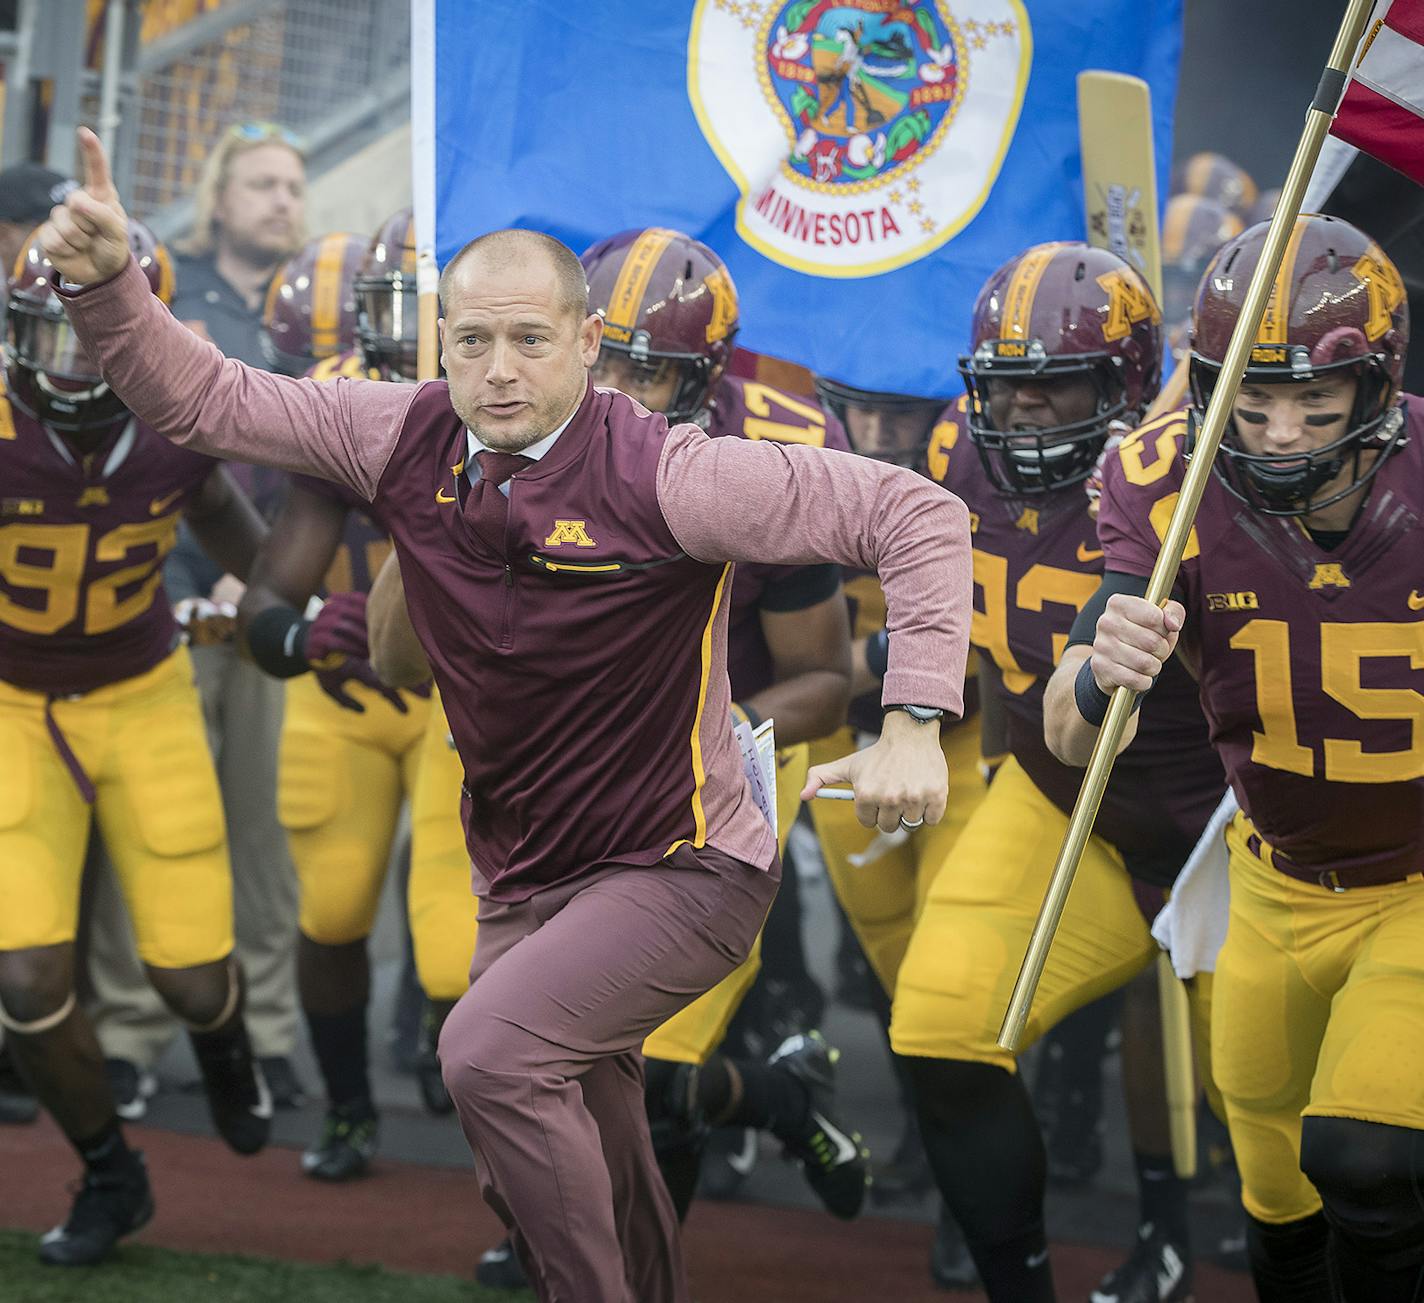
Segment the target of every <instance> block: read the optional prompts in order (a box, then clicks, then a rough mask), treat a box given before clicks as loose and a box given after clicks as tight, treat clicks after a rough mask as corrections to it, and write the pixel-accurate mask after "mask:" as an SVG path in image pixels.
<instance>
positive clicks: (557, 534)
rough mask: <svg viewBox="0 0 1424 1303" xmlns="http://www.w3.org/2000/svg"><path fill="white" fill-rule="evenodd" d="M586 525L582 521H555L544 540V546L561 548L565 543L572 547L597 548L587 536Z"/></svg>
mask: <svg viewBox="0 0 1424 1303" xmlns="http://www.w3.org/2000/svg"><path fill="white" fill-rule="evenodd" d="M587 524H588V522H587V521H583V520H556V521H555V522H554V528H553V531H552V532H551V533H550V534H549V536H548V538H546V539H545V540H544V546H545V547H563V545H564V544H565V543H572V544H573V545H574V547H597V546H598V544H597V543H596V542H595V541H594V540H593V539H591V538H589V536H588V529H587Z"/></svg>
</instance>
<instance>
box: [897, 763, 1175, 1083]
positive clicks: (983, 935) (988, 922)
mask: <svg viewBox="0 0 1424 1303" xmlns="http://www.w3.org/2000/svg"><path fill="white" fill-rule="evenodd" d="M1067 826H1068V817H1067V815H1065V814H1064V813H1063V812H1062V811H1061V810H1059V809H1058V807H1057V806H1056V805H1054V804H1053V802H1052V801H1050V800H1049V799H1048V797H1046V796H1045V795H1044V794H1043V793H1042V792H1040V791H1039V790H1038V788H1037V787H1035V786H1034V784H1033V781H1032V780H1031V779H1030V778H1029V776H1028V775H1027V774H1026V773H1024V771H1023V768H1022V767H1021V766H1020V765H1019V763H1018V762H1017V761H1016V760H1014V759H1013V758H1012V757H1011V758H1009V759H1008V760H1006V761H1004V763H1003V765H1002V766H1001V767H1000V769H999V771H998V773H997V774H996V775H995V777H994V781H993V783H992V784H991V785H990V787H989V791H988V793H987V794H986V795H985V797H984V799H983V801H982V802H981V803H980V804H979V807H978V809H977V810H975V811H974V814H973V815H972V816H971V818H970V820H969V823H968V825H967V826H966V827H965V829H964V831H963V832H962V833H961V834H960V836H959V840H958V841H957V842H956V843H955V846H954V849H953V851H952V852H951V854H950V856H949V858H948V860H946V861H945V863H944V865H943V866H942V867H941V869H940V871H939V873H938V874H937V875H936V876H935V879H934V883H933V884H932V885H931V887H930V892H929V898H928V900H927V901H926V903H925V909H924V913H923V915H922V916H921V918H920V921H919V923H918V925H917V926H916V928H915V932H914V936H913V937H912V938H911V941H910V947H909V951H908V953H907V954H906V956H905V962H904V964H903V966H902V967H901V970H900V980H899V984H898V986H897V987H896V990H895V1003H894V1013H893V1016H892V1020H891V1026H890V1041H891V1044H892V1045H893V1046H894V1048H895V1050H896V1052H897V1053H899V1054H914V1055H921V1056H925V1057H929V1058H940V1059H969V1060H974V1061H978V1062H984V1063H995V1064H998V1065H999V1066H1000V1067H1004V1068H1008V1069H1010V1070H1012V1069H1013V1068H1014V1057H1013V1055H1011V1054H1009V1053H1007V1052H1006V1051H1004V1050H1002V1049H1000V1048H999V1046H998V1044H997V1040H998V1034H999V1028H1000V1025H1001V1024H1002V1022H1003V1017H1004V1011H1005V1009H1007V1007H1008V1003H1009V995H1010V993H1011V992H1012V990H1013V985H1014V980H1015V979H1016V978H1017V976H1018V971H1019V964H1020V961H1021V960H1022V959H1023V955H1024V950H1025V949H1026V948H1027V945H1028V939H1029V935H1030V933H1031V932H1032V930H1033V925H1034V921H1035V920H1036V918H1037V917H1038V909H1039V906H1040V904H1042V901H1043V893H1044V889H1045V888H1046V887H1047V885H1048V880H1049V878H1050V877H1051V876H1052V872H1053V865H1054V861H1055V860H1056V858H1057V855H1058V848H1059V846H1060V845H1061V844H1062V841H1063V834H1064V832H1065V830H1066V829H1067ZM1156 951H1157V944H1156V942H1155V941H1153V940H1152V936H1151V933H1150V931H1149V930H1148V924H1147V921H1146V920H1145V919H1144V918H1143V916H1142V911H1141V910H1140V909H1139V908H1138V905H1137V901H1136V899H1135V897H1134V895H1133V890H1132V881H1131V879H1130V878H1129V877H1128V874H1127V871H1126V869H1124V868H1123V863H1122V856H1121V855H1119V854H1118V852H1117V850H1116V849H1114V848H1113V847H1112V846H1110V845H1109V844H1108V843H1107V842H1105V841H1104V840H1103V839H1102V838H1101V837H1097V836H1094V837H1091V838H1089V840H1088V845H1087V847H1086V849H1085V850H1084V853H1083V859H1082V863H1081V864H1080V865H1079V867H1078V873H1077V876H1076V877H1075V878H1074V880H1073V889H1072V891H1071V892H1070V893H1069V896H1068V903H1067V907H1066V908H1065V909H1064V911H1063V918H1062V921H1061V922H1060V923H1059V926H1058V932H1057V935H1056V937H1055V939H1054V943H1053V949H1052V950H1051V951H1050V952H1049V956H1048V962H1047V964H1046V965H1045V967H1044V970H1043V977H1042V980H1041V981H1040V983H1039V987H1038V994H1037V996H1036V998H1035V999H1034V1003H1033V1008H1032V1009H1031V1010H1030V1013H1029V1021H1028V1026H1027V1028H1026V1035H1025V1040H1024V1044H1025V1045H1027V1044H1029V1043H1031V1042H1032V1041H1033V1040H1035V1039H1037V1038H1038V1037H1039V1036H1041V1035H1043V1033H1044V1032H1046V1031H1047V1030H1048V1029H1049V1028H1050V1027H1052V1026H1053V1025H1054V1024H1055V1023H1057V1022H1059V1021H1060V1020H1061V1019H1062V1018H1064V1017H1066V1016H1067V1015H1068V1014H1070V1013H1072V1012H1073V1010H1074V1009H1077V1008H1079V1007H1080V1006H1082V1005H1085V1004H1087V1003H1089V1001H1092V1000H1096V999H1097V998H1098V997H1099V996H1101V995H1104V994H1106V993H1107V992H1108V991H1111V990H1114V989H1115V988H1117V987H1119V986H1121V985H1122V984H1123V983H1124V982H1126V981H1128V980H1129V979H1130V978H1132V977H1133V976H1134V975H1136V974H1137V973H1138V972H1139V971H1141V969H1142V968H1143V967H1144V966H1145V965H1146V964H1147V963H1148V962H1149V961H1150V960H1151V959H1152V957H1153V955H1154V954H1156Z"/></svg>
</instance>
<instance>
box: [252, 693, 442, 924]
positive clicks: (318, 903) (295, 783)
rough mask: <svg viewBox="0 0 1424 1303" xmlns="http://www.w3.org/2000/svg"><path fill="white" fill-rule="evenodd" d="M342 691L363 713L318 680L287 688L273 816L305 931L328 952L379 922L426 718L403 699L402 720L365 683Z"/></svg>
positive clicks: (416, 703)
mask: <svg viewBox="0 0 1424 1303" xmlns="http://www.w3.org/2000/svg"><path fill="white" fill-rule="evenodd" d="M347 690H348V691H349V692H350V694H351V695H352V696H353V697H355V698H356V699H357V700H358V701H359V702H360V703H361V704H362V705H363V706H365V708H366V709H365V711H364V712H357V711H354V710H346V709H344V708H343V707H341V706H339V705H337V703H336V702H335V701H333V700H332V699H331V698H330V697H328V696H327V695H326V693H325V692H323V691H322V689H321V685H320V684H319V683H318V682H317V680H316V676H315V675H312V674H303V675H300V676H299V677H297V678H294V679H292V680H290V681H289V682H288V684H287V711H286V716H285V718H284V720H283V723H282V742H281V747H280V750H279V752H278V762H277V817H278V818H279V819H280V820H281V822H282V827H284V828H285V829H286V830H287V842H288V845H289V846H290V847H291V851H292V862H293V864H295V865H296V868H297V882H298V883H299V885H300V887H301V909H300V914H299V918H300V923H301V929H302V932H303V934H304V935H306V936H308V937H310V938H311V939H312V940H313V941H316V942H319V943H320V944H322V945H328V946H337V945H345V944H347V943H348V942H351V941H359V940H361V939H362V938H364V937H367V936H369V935H370V933H371V928H372V927H373V926H374V925H375V921H376V909H377V906H378V905H379V904H380V899H381V887H382V885H383V884H384V882H385V878H386V865H387V864H388V863H389V861H390V855H391V842H392V840H393V839H394V837H395V832H396V821H397V819H398V818H399V817H400V810H401V803H402V801H403V800H404V798H405V797H406V796H407V795H408V794H409V793H410V791H411V790H412V788H413V787H414V785H415V773H416V768H417V766H418V764H419V762H420V743H421V739H422V737H423V736H424V733H425V722H426V715H427V714H428V711H429V707H428V704H427V703H426V702H425V701H422V700H421V699H420V698H419V697H415V696H412V695H410V694H409V693H407V694H406V696H405V701H406V705H407V706H408V708H409V709H408V712H407V713H406V714H404V715H403V714H401V712H400V711H398V710H397V709H396V708H395V707H394V706H392V705H391V703H390V702H389V701H387V700H386V699H385V698H384V697H383V696H381V695H380V694H379V693H377V692H373V691H371V690H370V689H368V688H366V687H365V686H364V685H362V684H359V683H356V684H351V685H349V686H348V689H347Z"/></svg>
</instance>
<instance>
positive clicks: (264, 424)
mask: <svg viewBox="0 0 1424 1303" xmlns="http://www.w3.org/2000/svg"><path fill="white" fill-rule="evenodd" d="M59 295H60V298H61V300H62V301H63V303H64V306H65V310H66V311H67V312H68V314H69V319H70V321H71V322H72V323H73V325H74V333H75V334H76V335H78V337H79V339H80V342H81V343H83V345H84V347H85V348H86V349H87V350H88V352H89V354H90V356H91V357H93V358H95V359H96V360H97V361H98V363H99V367H100V369H101V370H102V371H103V373H104V377H105V379H106V380H108V382H109V384H110V386H111V387H112V388H113V390H114V392H115V393H116V394H118V396H119V397H120V398H121V399H123V401H124V404H125V405H126V406H127V407H128V408H129V410H130V411H131V412H133V413H134V414H135V415H136V416H137V417H138V418H139V419H140V420H142V421H145V422H147V423H148V424H149V425H151V426H152V427H153V428H154V429H155V430H157V431H158V432H159V433H160V434H162V435H164V436H165V437H166V438H169V439H172V440H173V442H175V443H179V444H183V445H184V446H186V447H189V448H192V449H194V450H195V451H197V452H205V453H209V454H211V455H212V456H214V457H225V458H228V459H230V460H233V461H242V462H251V463H254V464H256V465H261V466H277V467H280V468H281V469H283V470H288V471H304V472H306V473H307V474H309V475H318V476H320V477H321V478H323V479H328V480H335V481H337V482H338V483H340V484H345V485H347V486H348V487H350V488H351V489H353V490H355V491H356V492H357V493H359V494H360V495H361V496H362V497H363V498H364V499H366V500H367V501H369V500H370V499H371V498H372V497H373V496H374V495H375V492H376V484H377V482H378V481H379V480H380V478H381V473H382V472H383V471H384V470H385V468H386V463H387V462H388V461H389V460H390V456H391V453H392V451H393V450H394V448H395V445H396V439H397V438H398V437H399V435H400V430H401V426H402V424H403V423H404V421H405V415H406V412H407V410H408V409H409V407H410V404H411V401H412V400H413V399H414V398H415V395H416V392H417V390H418V388H419V386H417V385H395V384H385V383H382V382H380V381H375V380H348V379H339V380H334V381H329V382H327V383H324V384H318V383H317V382H316V381H314V380H293V379H290V378H288V377H287V376H278V375H272V374H271V373H269V372H267V371H261V370H258V369H257V368H256V367H250V366H246V365H244V364H243V363H241V362H236V361H233V360H232V359H231V358H225V357H224V356H223V355H222V354H221V353H220V352H219V351H218V350H217V349H216V348H215V347H214V346H213V345H212V344H209V343H208V342H206V341H205V340H202V339H199V338H198V336H197V335H195V334H193V332H192V331H190V330H189V329H188V328H187V327H186V326H183V325H180V324H179V323H178V322H177V321H175V320H174V319H173V315H172V314H171V313H170V312H169V311H168V309H167V308H166V307H164V305H163V304H162V303H161V302H160V301H159V300H158V299H157V298H155V297H154V296H153V294H152V293H150V291H149V286H148V281H147V280H146V279H145V278H144V275H143V273H142V272H141V271H140V270H139V268H138V264H137V263H136V262H135V261H134V260H133V259H130V260H129V265H128V266H127V267H126V268H124V270H123V271H122V272H120V273H119V274H118V275H117V276H115V277H114V278H113V279H112V280H108V281H105V282H103V283H102V284H99V285H94V286H89V287H86V288H85V289H82V290H78V291H68V290H64V289H61V290H60V291H59Z"/></svg>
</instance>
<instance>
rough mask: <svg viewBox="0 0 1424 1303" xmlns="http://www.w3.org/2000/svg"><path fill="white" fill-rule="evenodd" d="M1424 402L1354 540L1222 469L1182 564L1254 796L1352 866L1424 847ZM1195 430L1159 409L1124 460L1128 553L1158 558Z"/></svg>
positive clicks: (1112, 528)
mask: <svg viewBox="0 0 1424 1303" xmlns="http://www.w3.org/2000/svg"><path fill="white" fill-rule="evenodd" d="M1419 406H1420V404H1419V403H1418V400H1415V399H1410V400H1408V404H1407V413H1406V416H1407V421H1408V442H1407V443H1406V445H1405V446H1404V447H1403V448H1402V449H1401V450H1400V451H1399V452H1397V453H1396V454H1395V455H1394V456H1393V457H1392V458H1391V459H1390V460H1389V461H1388V462H1387V463H1386V464H1385V466H1384V467H1383V468H1382V469H1381V471H1380V472H1379V474H1378V475H1377V476H1376V477H1375V480H1374V483H1373V485H1372V488H1371V490H1370V493H1369V497H1368V498H1367V500H1366V501H1365V503H1364V505H1363V506H1362V507H1361V509H1360V511H1359V514H1358V515H1357V516H1356V518H1355V520H1354V522H1353V523H1352V525H1351V526H1350V529H1349V532H1348V533H1347V535H1346V536H1345V539H1344V541H1343V542H1341V543H1339V545H1338V546H1335V547H1332V548H1330V549H1329V550H1327V549H1325V548H1323V547H1321V546H1320V545H1319V544H1317V543H1316V542H1315V540H1314V539H1313V538H1312V537H1311V535H1310V533H1309V532H1308V531H1307V530H1306V529H1305V528H1304V526H1303V525H1302V523H1301V522H1300V521H1299V520H1297V519H1295V518H1289V517H1279V516H1266V515H1263V514H1261V513H1258V512H1255V511H1253V510H1251V509H1250V508H1249V507H1247V506H1246V505H1245V504H1244V503H1242V502H1241V501H1240V500H1239V499H1237V498H1236V497H1234V496H1233V495H1232V494H1230V493H1229V492H1228V491H1227V489H1226V488H1225V486H1224V485H1223V484H1222V483H1221V482H1220V481H1219V480H1218V479H1216V478H1213V479H1212V480H1210V481H1209V482H1208V484H1207V487H1206V492H1205V494H1204V495H1203V497H1202V503H1201V508H1200V510H1199V511H1198V513H1197V520H1196V526H1195V530H1194V535H1193V539H1192V542H1191V544H1190V545H1189V546H1188V549H1187V553H1186V557H1185V559H1184V561H1183V565H1182V570H1181V574H1180V576H1179V580H1178V590H1179V593H1180V595H1181V596H1182V599H1183V601H1184V603H1185V604H1186V607H1187V631H1186V635H1185V636H1186V637H1187V639H1188V642H1189V646H1190V647H1191V650H1192V653H1193V655H1194V657H1195V659H1196V660H1197V661H1198V662H1199V663H1200V683H1201V691H1202V700H1203V704H1204V706H1205V708H1206V711H1207V714H1208V716H1209V718H1210V720H1211V724H1212V736H1213V740H1214V741H1215V743H1216V746H1217V748H1218V749H1219V750H1220V752H1221V755H1222V758H1223V760H1224V761H1225V764H1226V767H1227V770H1228V772H1229V773H1230V775H1231V777H1232V780H1233V783H1234V785H1235V786H1236V789H1237V792H1238V795H1240V796H1241V798H1242V804H1243V806H1244V807H1245V809H1246V812H1247V814H1248V815H1249V816H1250V818H1251V820H1252V821H1253V823H1254V824H1255V825H1256V828H1257V830H1258V831H1259V832H1260V834H1261V835H1262V836H1263V837H1265V838H1266V839H1267V841H1268V842H1269V843H1270V844H1271V845H1272V847H1274V849H1275V852H1276V854H1277V859H1278V861H1280V862H1283V863H1293V864H1295V865H1297V866H1302V865H1303V866H1307V867H1314V866H1320V868H1321V869H1322V870H1326V869H1328V870H1329V871H1332V872H1336V871H1338V872H1339V873H1340V875H1341V878H1342V879H1349V878H1351V877H1354V878H1356V880H1359V875H1361V874H1363V875H1365V876H1366V878H1368V876H1369V875H1371V874H1384V873H1385V872H1386V871H1387V869H1386V866H1388V865H1390V864H1393V865H1395V867H1397V868H1405V866H1410V869H1412V870H1417V869H1418V867H1419V862H1420V860H1419V857H1420V853H1421V850H1424V562H1421V557H1424V523H1421V522H1424V446H1421V444H1424V419H1421V417H1420V416H1419V414H1418V412H1417V409H1418V407H1419ZM1182 435H1183V430H1182V423H1181V422H1180V421H1177V422H1176V424H1175V425H1174V424H1172V423H1171V422H1167V423H1156V424H1155V425H1150V426H1148V427H1145V428H1144V430H1143V431H1141V432H1139V435H1134V436H1131V437H1130V438H1129V440H1127V441H1125V442H1124V444H1123V445H1122V449H1121V457H1120V459H1119V461H1118V464H1117V465H1116V466H1112V465H1110V466H1109V468H1108V475H1107V477H1106V480H1105V484H1104V506H1103V511H1102V514H1101V516H1100V518H1099V528H1100V531H1101V533H1102V537H1103V540H1104V545H1105V547H1106V549H1107V556H1108V564H1109V566H1110V568H1112V569H1119V570H1125V571H1128V572H1130V573H1137V574H1145V573H1147V572H1148V570H1150V567H1151V561H1152V558H1153V557H1154V556H1155V555H1156V551H1157V549H1158V547H1159V546H1160V541H1161V536H1162V534H1163V533H1164V532H1165V529H1166V518H1167V517H1168V516H1169V515H1170V512H1171V504H1172V503H1174V502H1175V498H1176V494H1177V492H1178V491H1179V489H1180V483H1181V476H1182V458H1181V456H1180V455H1179V453H1180V441H1181V438H1182ZM1139 436H1140V437H1139ZM1173 440H1175V444H1174V443H1173ZM1164 503H1166V504H1167V505H1166V506H1164V505H1163V504H1164ZM1199 540H1207V541H1208V546H1206V547H1202V546H1200V545H1199Z"/></svg>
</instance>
